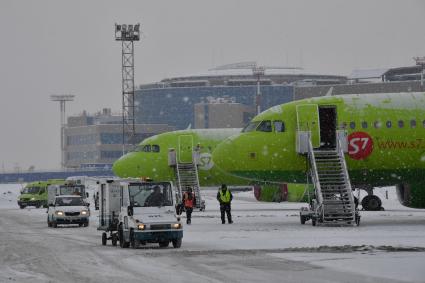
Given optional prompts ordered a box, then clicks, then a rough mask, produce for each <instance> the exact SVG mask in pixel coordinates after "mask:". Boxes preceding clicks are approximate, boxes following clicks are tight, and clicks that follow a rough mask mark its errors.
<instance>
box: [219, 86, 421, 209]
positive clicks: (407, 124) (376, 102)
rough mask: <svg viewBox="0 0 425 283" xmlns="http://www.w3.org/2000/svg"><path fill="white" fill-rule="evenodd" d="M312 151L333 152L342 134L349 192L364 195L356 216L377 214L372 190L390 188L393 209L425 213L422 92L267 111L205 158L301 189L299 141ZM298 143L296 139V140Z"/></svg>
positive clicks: (327, 99)
mask: <svg viewBox="0 0 425 283" xmlns="http://www.w3.org/2000/svg"><path fill="white" fill-rule="evenodd" d="M302 132H304V133H305V132H307V133H308V132H310V135H311V142H312V145H313V148H316V149H328V148H335V147H336V142H337V141H336V136H337V134H340V133H341V132H342V133H343V136H345V137H346V138H344V139H342V140H344V142H345V143H346V144H345V145H346V146H347V148H348V152H346V153H345V159H346V163H347V168H348V173H349V178H350V181H351V184H352V187H353V188H360V189H365V190H366V191H367V192H368V195H367V196H366V197H365V198H363V200H362V201H361V203H362V206H363V208H364V209H367V210H379V209H381V205H382V202H381V200H380V199H379V198H378V197H377V196H375V195H373V187H381V186H394V185H395V186H396V189H397V194H398V197H399V200H400V202H401V204H403V205H404V206H407V207H412V208H425V93H392V94H378V93H374V94H359V95H344V96H342V95H338V96H324V97H317V98H311V99H304V100H298V101H293V102H289V103H286V104H282V105H278V106H274V107H272V108H270V109H268V110H266V111H264V112H262V113H260V114H259V115H257V116H256V117H254V118H253V120H252V121H251V122H250V124H249V125H248V126H247V127H245V128H244V129H243V130H242V132H241V133H240V134H239V135H236V136H232V137H229V138H228V139H226V140H225V141H223V142H222V143H220V144H219V145H218V146H217V148H216V149H215V150H214V153H213V162H214V163H215V166H216V167H218V169H219V170H222V171H225V172H228V173H229V174H231V175H233V176H236V177H241V178H246V179H251V180H252V181H253V182H254V181H256V180H257V181H264V180H267V181H269V182H291V183H306V182H308V175H307V168H308V163H309V162H308V160H307V157H306V155H305V154H301V153H298V152H299V150H298V151H297V146H298V149H299V148H300V144H298V145H297V142H298V143H299V142H300V141H301V138H300V137H301V136H300V134H301V133H302ZM297 136H298V138H297Z"/></svg>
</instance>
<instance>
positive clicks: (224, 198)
mask: <svg viewBox="0 0 425 283" xmlns="http://www.w3.org/2000/svg"><path fill="white" fill-rule="evenodd" d="M232 199H233V195H232V193H231V192H230V191H229V190H228V189H227V186H226V184H222V185H221V188H220V189H218V192H217V200H218V202H219V203H220V212H221V224H225V223H226V221H225V215H224V214H225V213H226V214H227V221H228V222H229V224H232V223H233V221H232V214H231V212H230V211H231V205H230V204H231V202H232Z"/></svg>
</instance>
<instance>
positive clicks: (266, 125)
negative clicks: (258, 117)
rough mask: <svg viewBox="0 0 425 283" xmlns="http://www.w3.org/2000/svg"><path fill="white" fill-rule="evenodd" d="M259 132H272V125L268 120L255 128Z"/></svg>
mask: <svg viewBox="0 0 425 283" xmlns="http://www.w3.org/2000/svg"><path fill="white" fill-rule="evenodd" d="M257 131H259V132H271V131H272V123H271V121H269V120H266V121H262V122H261V123H260V125H259V126H258V128H257Z"/></svg>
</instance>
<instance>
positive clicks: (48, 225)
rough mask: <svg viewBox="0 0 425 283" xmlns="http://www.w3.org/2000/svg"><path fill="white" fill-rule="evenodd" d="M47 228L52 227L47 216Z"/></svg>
mask: <svg viewBox="0 0 425 283" xmlns="http://www.w3.org/2000/svg"><path fill="white" fill-rule="evenodd" d="M47 227H52V223H50V221H49V216H47Z"/></svg>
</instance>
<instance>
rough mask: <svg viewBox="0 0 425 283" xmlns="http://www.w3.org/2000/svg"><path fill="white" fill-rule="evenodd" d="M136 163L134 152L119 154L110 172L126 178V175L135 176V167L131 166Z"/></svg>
mask: <svg viewBox="0 0 425 283" xmlns="http://www.w3.org/2000/svg"><path fill="white" fill-rule="evenodd" d="M135 164H136V160H135V155H134V153H131V152H130V153H127V154H125V155H123V156H121V157H120V158H119V159H118V160H117V161H115V162H114V164H113V165H112V172H114V174H115V175H116V176H118V177H121V178H127V177H136V175H135V174H137V172H135V171H137V168H133V167H134V165H135Z"/></svg>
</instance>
